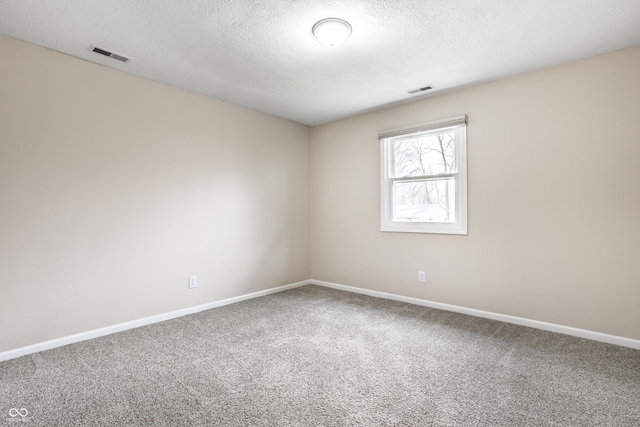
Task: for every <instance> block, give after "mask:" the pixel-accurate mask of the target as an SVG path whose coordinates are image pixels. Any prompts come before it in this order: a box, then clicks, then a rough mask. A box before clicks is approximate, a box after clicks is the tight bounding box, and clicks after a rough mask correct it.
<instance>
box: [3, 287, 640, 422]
mask: <svg viewBox="0 0 640 427" xmlns="http://www.w3.org/2000/svg"><path fill="white" fill-rule="evenodd" d="M18 411H22V412H20V413H18ZM0 423H4V424H6V425H14V426H18V425H30V426H425V427H426V426H510V427H513V426H598V427H602V426H629V427H638V426H640V351H638V350H633V349H629V348H624V347H618V346H614V345H608V344H603V343H599V342H595V341H589V340H585V339H580V338H575V337H571V336H566V335H560V334H555V333H551V332H546V331H540V330H536V329H531V328H526V327H522V326H516V325H511V324H507V323H502V322H497V321H492V320H487V319H481V318H477V317H473V316H467V315H462V314H456V313H451V312H446V311H441V310H436V309H430V308H425V307H419V306H415V305H410V304H406V303H401V302H396V301H389V300H384V299H378V298H372V297H368V296H364V295H359V294H353V293H348V292H342V291H337V290H333V289H327V288H323V287H318V286H313V285H309V286H304V287H301V288H296V289H292V290H289V291H286V292H281V293H278V294H274V295H269V296H266V297H262V298H258V299H253V300H248V301H244V302H240V303H237V304H233V305H229V306H225V307H221V308H216V309H213V310H208V311H205V312H201V313H197V314H193V315H189V316H185V317H181V318H177V319H174V320H169V321H166V322H162V323H157V324H154V325H150V326H145V327H141V328H137V329H132V330H129V331H125V332H120V333H116V334H113V335H109V336H105V337H101V338H97V339H93V340H89V341H84V342H81V343H77V344H72V345H68V346H65V347H60V348H57V349H53V350H49V351H44V352H41V353H36V354H32V355H29V356H24V357H21V358H18V359H14V360H9V361H6V362H2V363H0Z"/></svg>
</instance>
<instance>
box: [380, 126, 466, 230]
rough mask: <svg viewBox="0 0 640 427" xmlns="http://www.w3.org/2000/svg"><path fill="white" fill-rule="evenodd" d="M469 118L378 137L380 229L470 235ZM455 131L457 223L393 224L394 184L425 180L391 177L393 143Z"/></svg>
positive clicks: (384, 133) (395, 222)
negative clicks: (425, 135) (468, 180)
mask: <svg viewBox="0 0 640 427" xmlns="http://www.w3.org/2000/svg"><path fill="white" fill-rule="evenodd" d="M466 127H467V116H466V115H462V116H455V117H449V118H446V119H442V120H435V121H431V122H426V123H421V124H417V125H410V126H404V127H401V128H395V129H389V130H386V131H381V132H380V133H379V134H378V139H379V141H380V171H381V173H380V177H381V203H380V205H381V215H380V219H381V221H380V230H381V231H383V232H398V233H433V234H458V235H467V234H468V232H467V132H466ZM450 129H454V130H455V132H456V135H455V152H456V162H457V166H458V171H457V172H456V173H453V174H446V176H451V175H453V176H454V177H455V179H456V194H455V206H456V221H455V222H451V223H445V222H417V221H416V222H406V221H403V222H400V221H393V185H394V182H402V181H407V180H409V181H410V180H423V179H425V177H403V178H391V167H392V164H393V157H394V155H393V154H394V153H393V151H392V149H391V147H392V144H391V143H392V142H393V140H394V139H397V138H398V137H407V136H412V135H416V134H429V133H440V132H444V131H447V130H450ZM434 177H435V178H440V177H442V178H444V177H445V175H433V176H429V179H433V178H434Z"/></svg>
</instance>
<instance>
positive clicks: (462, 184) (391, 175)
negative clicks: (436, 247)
mask: <svg viewBox="0 0 640 427" xmlns="http://www.w3.org/2000/svg"><path fill="white" fill-rule="evenodd" d="M466 124H467V117H466V116H459V117H452V118H449V119H445V120H439V121H436V122H430V123H423V124H420V125H415V126H410V127H405V128H402V129H392V130H388V131H384V132H381V133H380V134H379V138H380V148H381V166H382V173H381V176H382V224H381V230H382V231H395V232H407V233H441V234H467V156H466V150H467V139H466Z"/></svg>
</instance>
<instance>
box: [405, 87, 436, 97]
mask: <svg viewBox="0 0 640 427" xmlns="http://www.w3.org/2000/svg"><path fill="white" fill-rule="evenodd" d="M431 89H433V86H431V85H429V86H425V87H421V88H420V89H414V90H410V91H408V92H407V93H408V94H409V95H415V94H416V93H420V92H426V91H428V90H431Z"/></svg>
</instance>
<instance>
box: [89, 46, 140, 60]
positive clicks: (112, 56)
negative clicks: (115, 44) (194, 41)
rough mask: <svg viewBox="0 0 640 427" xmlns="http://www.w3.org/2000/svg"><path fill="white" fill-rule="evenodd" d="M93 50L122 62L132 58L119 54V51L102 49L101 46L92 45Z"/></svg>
mask: <svg viewBox="0 0 640 427" xmlns="http://www.w3.org/2000/svg"><path fill="white" fill-rule="evenodd" d="M91 51H92V52H95V53H99V54H100V55H104V56H108V57H109V58H113V59H115V60H117V61H120V62H129V61H131V58H127V57H126V56H122V55H118V54H117V53H113V52H109V51H108V50H104V49H100V48H99V47H96V46H92V49H91Z"/></svg>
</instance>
